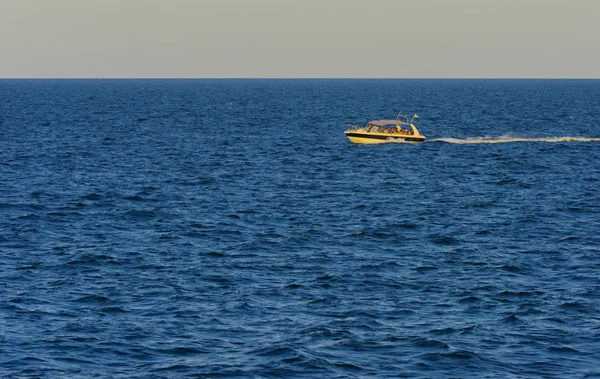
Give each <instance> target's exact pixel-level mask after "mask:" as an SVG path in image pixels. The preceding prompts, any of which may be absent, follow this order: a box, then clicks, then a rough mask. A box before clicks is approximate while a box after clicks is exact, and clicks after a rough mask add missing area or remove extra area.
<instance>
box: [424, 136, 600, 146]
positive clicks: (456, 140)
mask: <svg viewBox="0 0 600 379" xmlns="http://www.w3.org/2000/svg"><path fill="white" fill-rule="evenodd" d="M430 142H446V143H454V144H460V145H473V144H480V143H511V142H550V143H555V142H600V138H586V137H542V138H519V137H505V136H502V137H495V138H492V137H473V138H464V139H462V138H436V139H432V140H430Z"/></svg>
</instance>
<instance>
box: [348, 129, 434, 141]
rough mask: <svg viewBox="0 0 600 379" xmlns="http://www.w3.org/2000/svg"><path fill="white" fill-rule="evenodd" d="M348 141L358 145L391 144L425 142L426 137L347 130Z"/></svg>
mask: <svg viewBox="0 0 600 379" xmlns="http://www.w3.org/2000/svg"><path fill="white" fill-rule="evenodd" d="M344 133H345V134H346V136H347V137H348V139H349V140H350V141H352V142H353V143H358V144H375V143H389V142H423V141H425V136H421V135H418V136H415V135H401V134H387V133H371V132H366V131H365V132H360V131H353V130H347V131H345V132H344Z"/></svg>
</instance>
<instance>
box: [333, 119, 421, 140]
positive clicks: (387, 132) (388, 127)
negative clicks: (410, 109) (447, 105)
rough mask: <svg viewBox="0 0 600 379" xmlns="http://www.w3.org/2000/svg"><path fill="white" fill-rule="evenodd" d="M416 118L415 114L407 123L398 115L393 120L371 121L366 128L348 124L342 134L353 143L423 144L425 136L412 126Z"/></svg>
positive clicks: (406, 120)
mask: <svg viewBox="0 0 600 379" xmlns="http://www.w3.org/2000/svg"><path fill="white" fill-rule="evenodd" d="M416 118H419V116H417V115H416V114H415V115H414V116H413V117H412V118H411V119H410V121H409V120H408V117H407V116H404V115H402V114H401V113H400V114H398V116H397V117H396V119H395V120H373V121H369V123H368V124H367V126H355V125H352V124H349V125H348V130H346V131H345V132H344V134H346V136H347V137H348V138H349V139H350V141H352V142H353V143H386V142H423V141H425V136H424V135H422V134H421V133H419V130H418V129H417V127H416V126H415V125H414V124H413V121H414V120H415V119H416ZM408 127H410V129H409V128H408Z"/></svg>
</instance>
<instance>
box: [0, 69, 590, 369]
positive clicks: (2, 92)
mask: <svg viewBox="0 0 600 379" xmlns="http://www.w3.org/2000/svg"><path fill="white" fill-rule="evenodd" d="M398 111H404V112H405V113H407V114H409V115H412V113H413V112H414V113H417V114H419V116H420V118H419V119H418V120H417V125H418V127H419V129H420V131H421V132H422V133H423V134H424V135H426V136H427V138H428V140H427V141H426V142H424V143H422V144H383V145H374V146H373V145H371V146H368V145H353V144H352V143H350V142H349V140H348V139H347V138H346V137H345V135H344V134H343V131H344V130H345V129H346V126H347V125H348V124H349V123H352V124H361V123H364V122H366V121H367V120H369V119H380V118H394V117H395V116H396V114H397V112H398ZM563 137H567V138H563ZM598 137H600V81H598V80H275V79H273V80H0V376H8V377H11V376H14V377H38V376H44V377H73V376H74V377H94V376H95V377H108V376H114V377H144V378H145V377H157V378H162V377H165V378H170V377H336V378H355V377H410V378H413V377H416V378H418V377H422V378H448V377H461V378H471V377H472V378H506V377H514V378H521V377H523V378H530V377H544V378H565V377H571V378H584V377H600V275H599V274H600V233H599V231H600V141H599V140H597V138H598ZM490 142H493V143H490Z"/></svg>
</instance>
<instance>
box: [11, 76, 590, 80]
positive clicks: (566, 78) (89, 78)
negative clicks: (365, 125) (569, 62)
mask: <svg viewBox="0 0 600 379" xmlns="http://www.w3.org/2000/svg"><path fill="white" fill-rule="evenodd" d="M0 80H600V77H568V76H566V77H520V76H514V77H511V76H506V77H437V76H436V77H426V76H423V77H325V76H323V77H320V76H315V77H291V76H290V77H284V76H282V77H279V76H272V77H263V76H240V77H234V76H231V77H229V76H219V77H217V76H215V77H210V76H207V77H183V76H182V77H179V76H173V77H170V76H164V77H135V76H130V77H126V76H114V77H100V76H97V77H96V76H89V77H88V76H73V77H69V76H56V77H33V76H32V77H17V76H16V77H0Z"/></svg>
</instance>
